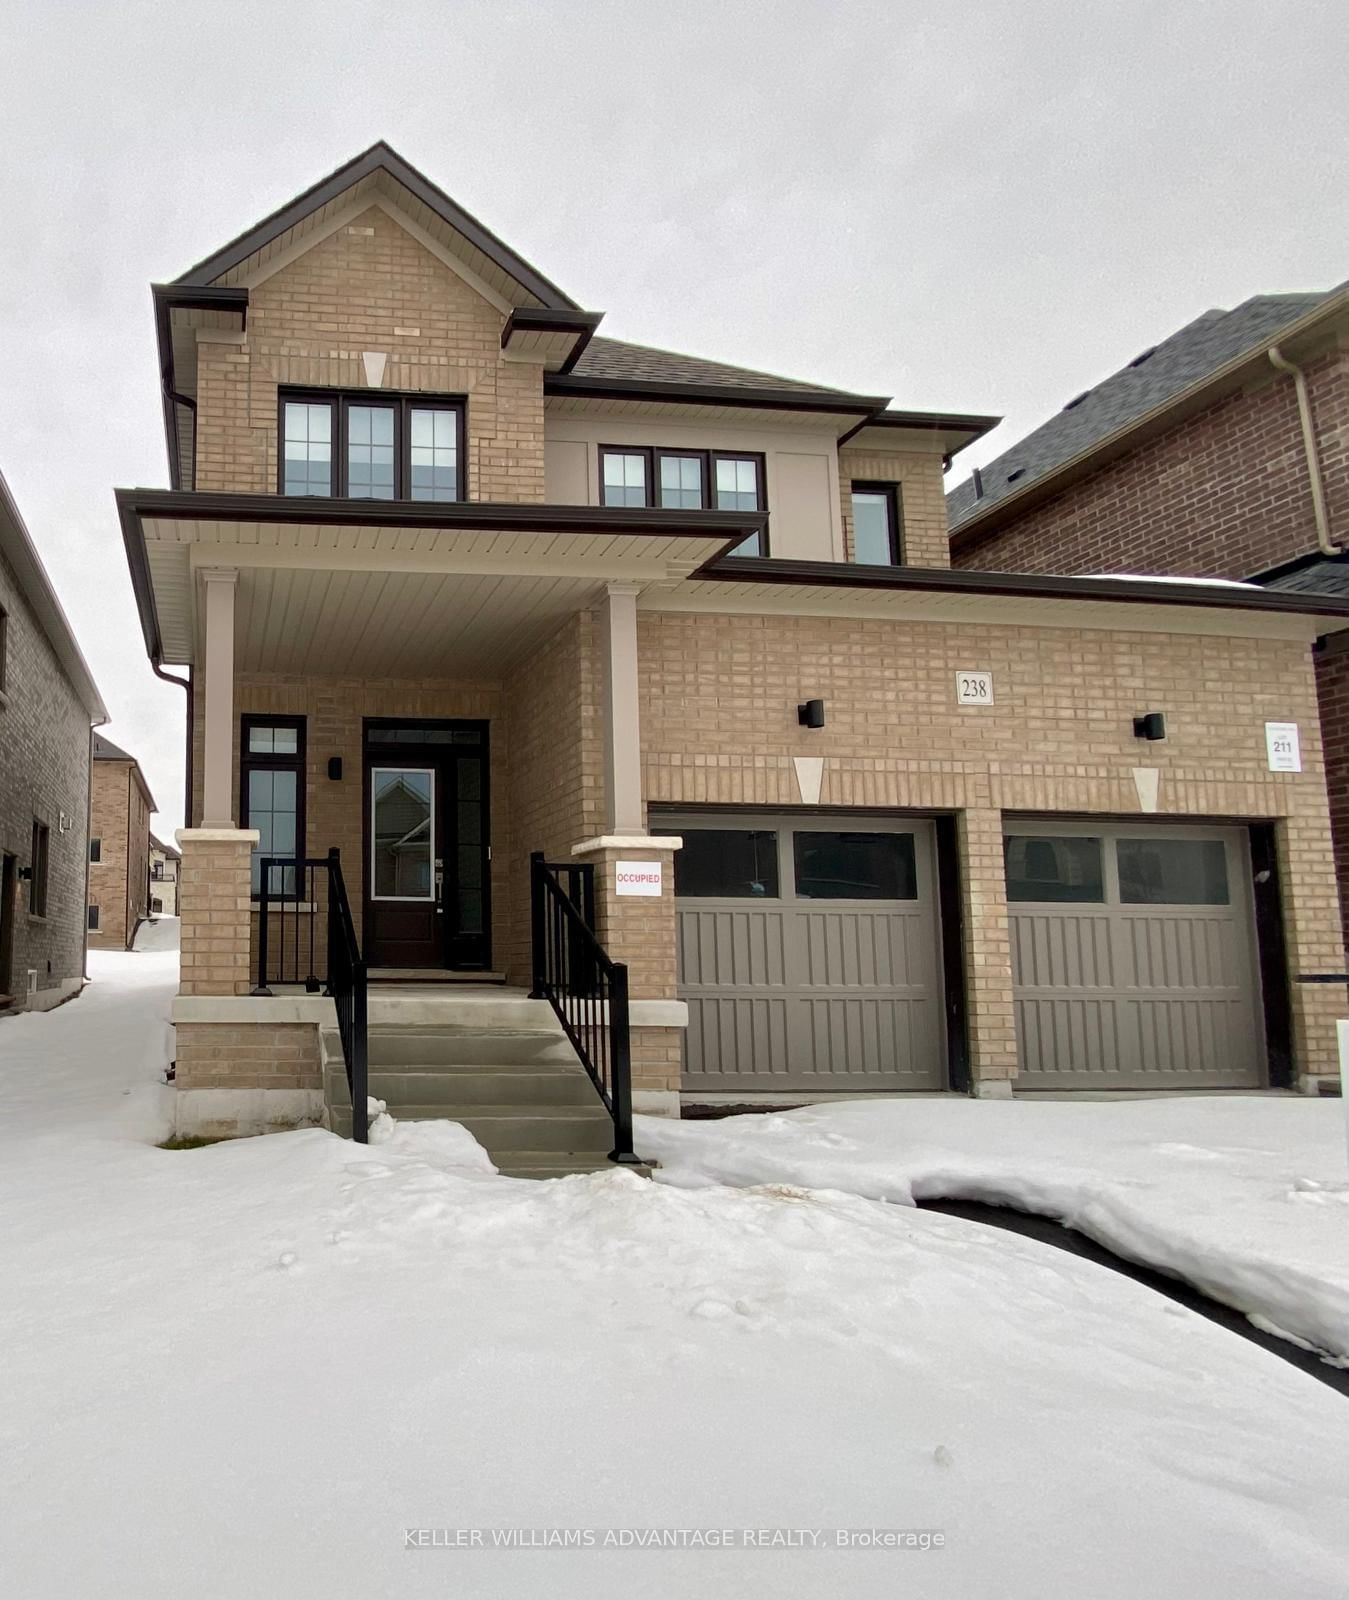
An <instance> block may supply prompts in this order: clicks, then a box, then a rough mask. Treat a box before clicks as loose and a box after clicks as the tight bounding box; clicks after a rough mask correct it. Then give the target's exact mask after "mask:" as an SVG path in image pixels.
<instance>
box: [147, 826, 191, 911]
mask: <svg viewBox="0 0 1349 1600" xmlns="http://www.w3.org/2000/svg"><path fill="white" fill-rule="evenodd" d="M182 859H183V858H182V856H181V854H180V853H179V852H178V851H177V850H175V849H174V847H173V846H172V845H171V844H165V843H164V841H163V840H162V839H157V838H156V837H155V836H154V834H153V833H152V834H151V835H150V915H151V916H152V917H176V916H177V915H178V866H179V863H180V862H181V861H182Z"/></svg>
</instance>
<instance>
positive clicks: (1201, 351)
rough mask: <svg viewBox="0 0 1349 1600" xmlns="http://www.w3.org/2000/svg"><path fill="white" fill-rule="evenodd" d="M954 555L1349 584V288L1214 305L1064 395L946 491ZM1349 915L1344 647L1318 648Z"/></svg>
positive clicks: (1347, 588)
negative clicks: (1044, 416) (1227, 307)
mask: <svg viewBox="0 0 1349 1600" xmlns="http://www.w3.org/2000/svg"><path fill="white" fill-rule="evenodd" d="M950 511H951V530H952V532H951V559H952V562H953V563H954V565H956V566H958V567H969V568H972V569H977V570H994V571H1000V572H1063V573H1089V572H1097V573H1099V572H1134V573H1158V574H1170V575H1187V574H1192V575H1195V576H1199V577H1212V578H1236V579H1249V580H1251V581H1253V582H1256V583H1262V584H1270V585H1272V586H1274V587H1278V588H1287V589H1294V590H1297V591H1299V592H1303V593H1316V592H1325V593H1329V594H1346V593H1349V287H1346V286H1344V285H1341V286H1340V287H1339V288H1337V289H1332V290H1330V291H1328V292H1323V293H1317V294H1281V295H1259V296H1257V297H1256V298H1254V299H1252V300H1248V301H1246V302H1245V303H1244V304H1242V305H1240V306H1238V307H1236V309H1235V310H1232V311H1221V310H1211V311H1206V312H1204V313H1203V314H1202V315H1201V316H1199V317H1197V318H1196V319H1195V320H1194V321H1193V322H1190V323H1188V324H1187V325H1186V326H1185V327H1183V328H1181V329H1179V330H1178V331H1177V332H1175V333H1173V334H1172V335H1170V337H1169V338H1166V339H1164V340H1163V341H1162V342H1161V343H1160V344H1157V345H1153V346H1151V347H1150V348H1148V349H1146V350H1144V351H1142V352H1141V354H1139V355H1137V356H1135V357H1134V359H1133V360H1132V361H1130V362H1129V363H1128V364H1127V365H1126V366H1124V367H1122V368H1121V369H1120V370H1119V371H1118V372H1115V373H1112V374H1111V376H1110V377H1108V378H1106V379H1105V380H1104V381H1103V382H1101V383H1099V384H1097V385H1096V386H1095V387H1094V388H1092V389H1089V390H1087V391H1086V392H1084V393H1083V394H1080V395H1078V396H1077V397H1076V398H1075V399H1073V400H1070V401H1069V402H1068V403H1067V405H1065V406H1064V408H1063V409H1062V411H1060V412H1059V413H1058V414H1057V415H1056V416H1054V417H1051V418H1050V419H1049V421H1047V422H1046V423H1044V424H1043V425H1042V426H1041V427H1039V428H1037V429H1035V430H1034V432H1032V433H1030V434H1028V435H1027V436H1026V437H1025V438H1024V439H1022V440H1019V441H1018V442H1017V443H1016V444H1014V445H1013V446H1012V447H1011V448H1010V449H1009V450H1007V451H1005V452H1004V453H1003V454H1002V455H1001V456H999V457H998V458H997V460H995V461H993V462H991V463H989V465H988V466H986V467H984V468H982V469H981V470H980V471H977V472H975V473H974V474H973V475H972V476H971V478H970V479H969V480H967V481H966V482H965V483H963V484H961V485H960V486H959V487H958V488H957V489H955V490H954V491H953V492H952V493H951V495H950ZM1316 676H1317V688H1318V694H1319V700H1320V720H1321V739H1322V747H1323V750H1324V756H1325V762H1326V776H1327V781H1328V787H1329V793H1330V807H1331V822H1332V826H1333V829H1334V835H1335V845H1336V860H1337V868H1338V878H1339V885H1340V897H1341V901H1342V903H1343V905H1344V907H1345V913H1346V917H1347V918H1349V655H1346V653H1345V651H1344V641H1343V640H1342V639H1340V638H1334V637H1332V638H1327V639H1325V640H1323V641H1321V642H1320V645H1319V646H1318V649H1317V661H1316Z"/></svg>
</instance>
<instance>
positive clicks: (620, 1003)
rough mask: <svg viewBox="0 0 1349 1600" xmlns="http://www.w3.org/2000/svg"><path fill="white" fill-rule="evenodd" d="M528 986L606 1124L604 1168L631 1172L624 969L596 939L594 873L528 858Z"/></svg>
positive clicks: (586, 868) (633, 1161)
mask: <svg viewBox="0 0 1349 1600" xmlns="http://www.w3.org/2000/svg"><path fill="white" fill-rule="evenodd" d="M529 891H530V902H529V903H530V923H531V935H532V945H533V952H534V984H533V988H532V989H531V991H530V998H531V999H534V1000H547V1001H548V1002H549V1004H550V1005H551V1006H552V1008H553V1010H554V1012H555V1013H556V1014H557V1018H558V1021H559V1022H561V1024H562V1026H563V1028H564V1029H566V1033H567V1037H568V1038H569V1039H570V1040H571V1042H572V1046H573V1047H574V1049H575V1051H576V1053H577V1055H578V1056H580V1058H581V1062H582V1065H583V1066H584V1067H585V1069H586V1071H587V1072H588V1073H589V1074H590V1079H591V1082H592V1083H593V1084H594V1085H595V1088H596V1089H597V1090H598V1092H599V1096H600V1099H601V1100H602V1101H603V1102H604V1105H605V1108H606V1109H607V1111H608V1112H609V1115H610V1117H612V1119H613V1124H614V1148H613V1149H612V1150H611V1151H610V1152H609V1159H610V1161H617V1162H620V1163H622V1164H623V1165H625V1166H636V1165H637V1164H638V1162H637V1157H636V1156H635V1155H634V1154H633V1149H632V1036H631V1031H630V1029H629V1025H628V969H627V967H626V965H624V963H623V962H621V961H614V960H612V959H611V957H610V956H609V953H608V952H607V951H606V950H605V948H604V946H603V945H602V944H601V943H600V941H599V939H598V938H597V937H596V935H595V929H594V913H595V869H594V867H592V866H590V865H589V864H576V863H568V864H565V865H563V864H553V863H550V862H548V861H545V860H544V857H543V853H542V851H535V852H534V854H533V855H531V856H530V858H529Z"/></svg>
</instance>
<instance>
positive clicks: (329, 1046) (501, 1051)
mask: <svg viewBox="0 0 1349 1600" xmlns="http://www.w3.org/2000/svg"><path fill="white" fill-rule="evenodd" d="M323 1044H324V1054H325V1057H326V1059H327V1060H329V1061H340V1060H341V1059H342V1045H341V1041H340V1039H339V1038H338V1035H337V1032H336V1030H335V1029H328V1030H326V1032H325V1035H324V1040H323ZM366 1061H367V1063H368V1066H369V1070H370V1071H372V1072H373V1071H375V1070H376V1069H378V1068H393V1069H401V1068H413V1069H416V1070H418V1071H426V1070H429V1069H430V1068H433V1067H475V1068H482V1067H496V1066H501V1067H530V1068H542V1067H552V1066H555V1067H562V1068H575V1067H577V1066H578V1062H577V1059H576V1052H575V1050H573V1049H572V1047H571V1041H570V1040H569V1039H568V1038H567V1036H566V1034H565V1033H563V1032H562V1031H561V1029H557V1030H552V1029H547V1030H545V1029H537V1028H479V1027H468V1028H459V1027H448V1026H444V1025H413V1026H407V1027H384V1026H379V1027H371V1028H369V1029H368V1031H367V1034H366Z"/></svg>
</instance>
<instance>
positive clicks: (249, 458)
mask: <svg viewBox="0 0 1349 1600" xmlns="http://www.w3.org/2000/svg"><path fill="white" fill-rule="evenodd" d="M504 325H505V318H504V317H503V316H502V314H501V312H499V311H498V310H497V309H496V307H494V306H492V305H491V304H489V303H488V302H487V301H486V300H484V299H483V298H482V297H481V296H480V295H479V294H478V293H477V292H476V291H475V290H474V289H472V288H470V287H469V285H468V284H467V283H466V282H465V281H464V280H463V279H462V278H461V277H459V276H458V275H457V274H456V273H455V272H453V271H451V270H450V268H449V267H447V266H445V265H444V264H443V263H442V262H441V261H440V260H439V259H437V257H436V256H434V255H433V254H432V253H431V252H430V251H429V250H427V249H425V248H424V247H423V246H422V245H421V244H420V243H418V241H417V240H415V239H414V238H413V237H412V235H411V234H409V233H408V232H406V231H405V230H404V229H403V228H402V227H401V226H400V225H399V224H398V223H397V222H395V221H394V220H393V218H392V217H390V216H389V215H388V214H387V213H386V212H385V211H383V210H381V209H379V208H378V207H374V206H372V207H371V208H370V209H369V210H368V211H366V212H365V213H364V214H363V215H361V216H359V217H357V218H355V219H354V220H353V221H352V222H351V223H350V224H348V225H346V226H344V227H343V228H341V229H339V230H338V232H336V233H335V234H332V235H331V236H330V237H328V238H327V239H324V240H322V241H321V242H320V243H319V244H316V245H315V246H314V247H313V248H312V249H311V250H309V251H307V252H306V253H305V254H303V255H301V256H299V257H297V258H296V259H295V260H294V261H292V262H291V263H290V264H289V265H287V266H285V267H283V268H281V269H280V271H278V272H276V273H274V274H273V275H272V276H271V277H270V278H268V279H266V280H265V281H264V282H262V283H260V284H258V285H257V286H256V287H255V288H254V289H253V290H252V291H251V294H250V298H249V307H248V332H247V335H246V338H245V339H244V341H243V342H242V343H241V344H217V343H207V344H203V345H201V346H200V348H199V359H198V413H197V485H196V486H197V488H198V489H202V490H237V491H249V492H253V493H261V494H271V493H274V492H275V491H276V488H277V438H278V411H277V388H278V386H280V385H297V386H301V387H304V386H310V387H325V388H330V387H332V388H352V389H362V388H364V387H365V386H366V380H365V371H364V367H363V364H362V360H361V357H362V353H363V352H365V351H372V352H380V353H383V354H385V355H386V356H387V357H388V362H387V366H386V369H385V374H384V384H383V387H384V388H386V389H390V390H413V391H420V392H430V393H436V394H447V395H465V396H467V402H468V412H467V431H468V462H467V467H468V473H467V497H468V498H469V499H472V500H516V501H519V500H542V499H543V382H542V368H541V367H538V366H532V365H528V364H523V363H520V362H507V361H503V360H502V356H501V330H502V328H503V327H504Z"/></svg>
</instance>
